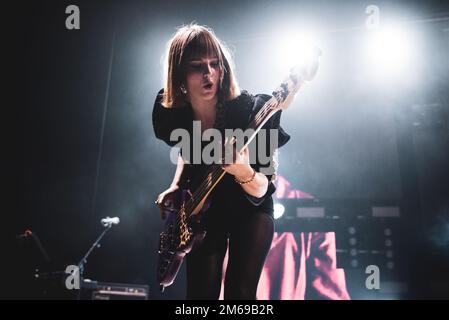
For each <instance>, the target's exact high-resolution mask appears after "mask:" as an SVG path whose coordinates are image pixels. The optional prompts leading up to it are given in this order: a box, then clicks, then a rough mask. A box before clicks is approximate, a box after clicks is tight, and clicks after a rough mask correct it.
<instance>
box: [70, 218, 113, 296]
mask: <svg viewBox="0 0 449 320" xmlns="http://www.w3.org/2000/svg"><path fill="white" fill-rule="evenodd" d="M104 226H105V229H104V230H103V232H102V233H101V234H100V236H99V237H98V238H97V240H95V242H94V243H93V244H92V246H91V247H90V249H89V250H88V251H87V252H86V254H85V255H84V257H83V258H82V259H81V261H80V262H78V272H79V282H80V289H79V290H78V297H77V299H78V300H81V289H82V287H83V281H84V278H83V275H84V267H85V265H86V264H87V258H88V257H89V255H90V254H91V253H92V251H93V250H94V249H95V248H99V247H100V241H101V239H102V238H103V237H104V235H105V234H106V232H108V231H109V229H111V227H112V223H108V224H104Z"/></svg>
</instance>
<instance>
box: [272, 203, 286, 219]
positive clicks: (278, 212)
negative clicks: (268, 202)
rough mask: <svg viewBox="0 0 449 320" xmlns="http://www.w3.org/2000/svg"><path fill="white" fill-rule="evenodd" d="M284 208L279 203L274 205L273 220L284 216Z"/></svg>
mask: <svg viewBox="0 0 449 320" xmlns="http://www.w3.org/2000/svg"><path fill="white" fill-rule="evenodd" d="M284 212H285V207H284V206H283V205H282V204H280V203H275V204H274V218H275V219H279V218H280V217H282V216H283V215H284Z"/></svg>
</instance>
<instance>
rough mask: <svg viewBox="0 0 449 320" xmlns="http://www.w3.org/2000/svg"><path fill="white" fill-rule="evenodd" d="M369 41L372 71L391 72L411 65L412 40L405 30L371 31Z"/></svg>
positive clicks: (368, 48)
mask: <svg viewBox="0 0 449 320" xmlns="http://www.w3.org/2000/svg"><path fill="white" fill-rule="evenodd" d="M367 41H368V42H367V47H366V49H367V57H368V63H369V66H370V68H371V69H372V71H376V72H378V71H381V72H388V73H391V72H392V71H402V70H404V69H405V67H407V66H409V64H410V61H411V58H412V54H413V48H412V45H411V42H412V40H411V37H410V35H409V34H408V33H407V32H405V31H404V30H402V29H393V28H387V29H379V30H375V31H371V32H370V34H369V37H368V39H367Z"/></svg>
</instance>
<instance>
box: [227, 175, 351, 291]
mask: <svg viewBox="0 0 449 320" xmlns="http://www.w3.org/2000/svg"><path fill="white" fill-rule="evenodd" d="M276 184H277V186H276V187H277V188H276V193H275V196H276V198H278V199H282V198H296V199H298V198H303V199H304V198H306V199H313V196H312V195H310V194H308V193H306V192H303V191H301V190H298V189H291V188H290V183H289V182H288V181H287V180H286V179H285V178H283V177H282V176H278V178H277V179H276ZM227 261H228V253H226V257H225V260H224V263H223V266H224V267H223V279H222V286H221V294H220V299H223V292H224V290H223V289H224V276H225V274H226V266H227ZM257 299H259V300H271V299H277V300H303V299H333V300H349V299H350V296H349V294H348V291H347V289H346V280H345V273H344V270H343V269H340V268H337V256H336V246H335V233H334V232H298V233H292V232H284V233H277V232H276V233H275V234H274V237H273V242H272V243H271V249H270V252H269V253H268V256H267V258H266V261H265V265H264V267H263V270H262V274H261V276H260V280H259V285H258V288H257Z"/></svg>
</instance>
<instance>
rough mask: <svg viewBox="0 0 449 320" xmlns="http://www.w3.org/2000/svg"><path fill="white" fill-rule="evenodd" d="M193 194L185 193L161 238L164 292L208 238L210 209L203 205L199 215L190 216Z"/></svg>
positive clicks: (159, 268) (160, 255)
mask: <svg viewBox="0 0 449 320" xmlns="http://www.w3.org/2000/svg"><path fill="white" fill-rule="evenodd" d="M191 194H192V193H191V192H190V190H187V189H184V190H181V195H180V196H181V203H180V205H179V207H178V208H177V209H174V210H172V211H170V213H169V214H168V216H167V219H166V220H165V227H164V230H163V231H162V232H161V234H160V236H159V250H158V254H159V256H158V266H157V270H158V272H157V278H158V282H159V284H160V287H161V290H162V291H163V289H164V288H165V287H167V286H169V285H171V284H172V283H173V281H174V279H175V278H176V275H177V274H178V272H179V269H180V268H181V265H182V262H183V260H184V257H185V256H186V254H187V253H189V252H190V251H191V250H192V249H194V247H197V246H198V245H200V244H201V241H202V240H203V239H204V237H205V235H206V230H205V228H204V226H203V223H202V217H203V213H204V211H206V210H207V207H208V206H207V205H203V204H201V206H200V208H199V209H197V211H198V213H197V214H194V215H190V214H188V213H187V212H186V210H187V209H188V204H189V201H190V200H191Z"/></svg>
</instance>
